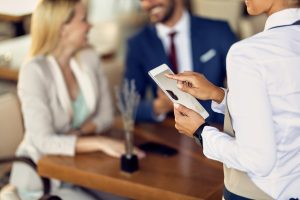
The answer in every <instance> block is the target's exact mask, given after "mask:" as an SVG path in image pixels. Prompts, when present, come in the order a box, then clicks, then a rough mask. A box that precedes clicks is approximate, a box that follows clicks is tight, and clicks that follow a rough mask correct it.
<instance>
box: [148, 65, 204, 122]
mask: <svg viewBox="0 0 300 200" xmlns="http://www.w3.org/2000/svg"><path fill="white" fill-rule="evenodd" d="M148 73H149V75H150V76H151V78H152V79H153V80H154V81H155V82H156V84H157V85H158V86H159V87H160V88H161V89H162V91H164V92H165V93H166V95H167V96H168V97H169V99H170V100H171V101H172V102H173V103H178V104H181V105H184V106H185V107H187V108H189V109H192V110H194V111H195V112H197V113H198V114H200V115H201V116H202V117H203V118H204V119H206V118H207V117H208V116H209V114H208V112H207V111H206V110H205V109H204V108H203V106H202V105H201V104H200V103H199V102H198V101H197V99H196V98H195V97H193V96H192V95H190V94H188V93H186V92H183V91H181V90H180V89H178V87H177V81H176V80H173V79H170V78H167V77H166V75H165V74H174V73H173V72H172V70H171V69H170V68H169V67H168V66H167V65H166V64H163V65H160V66H158V67H156V68H154V69H152V70H150V71H149V72H148ZM186 84H187V85H188V86H192V85H190V84H189V83H186Z"/></svg>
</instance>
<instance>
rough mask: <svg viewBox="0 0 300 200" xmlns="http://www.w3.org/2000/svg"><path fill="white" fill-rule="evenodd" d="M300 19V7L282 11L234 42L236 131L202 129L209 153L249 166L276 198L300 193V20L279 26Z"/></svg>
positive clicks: (231, 73)
mask: <svg viewBox="0 0 300 200" xmlns="http://www.w3.org/2000/svg"><path fill="white" fill-rule="evenodd" d="M298 20H300V9H294V8H293V9H286V10H283V11H280V12H277V13H275V14H273V15H271V16H270V17H269V18H268V20H267V22H266V25H265V30H264V31H263V32H261V33H259V34H257V35H255V36H253V37H251V38H248V39H246V40H243V41H241V42H238V43H236V44H235V45H233V46H232V47H231V49H230V51H229V53H228V57H227V73H228V88H229V93H228V96H227V103H228V107H229V111H230V114H231V117H232V123H233V128H234V130H235V134H236V137H235V138H232V137H230V136H229V135H227V134H224V133H223V132H220V131H219V130H218V129H216V128H213V127H210V126H208V127H205V128H204V131H203V134H202V136H203V150H204V154H205V155H206V156H207V157H208V158H211V159H214V160H218V161H220V162H222V163H224V164H225V165H226V166H227V167H229V168H235V169H238V170H241V171H244V172H246V173H247V174H248V175H249V177H250V178H251V179H252V181H253V182H254V183H255V184H256V185H257V186H258V187H259V188H261V189H262V190H263V191H265V192H266V193H268V194H269V195H270V196H272V197H273V198H274V199H289V198H299V197H300V78H299V75H300V25H293V26H286V27H280V28H279V27H277V26H282V25H291V24H293V23H294V22H296V21H298ZM274 27H277V28H274ZM224 105H225V101H223V102H222V103H221V104H219V105H218V104H216V103H213V104H212V108H213V109H214V110H215V111H224Z"/></svg>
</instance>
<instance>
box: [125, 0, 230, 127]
mask: <svg viewBox="0 0 300 200" xmlns="http://www.w3.org/2000/svg"><path fill="white" fill-rule="evenodd" d="M140 3H141V6H142V8H143V9H144V10H145V11H146V12H147V13H148V15H149V19H150V22H151V24H148V25H146V26H145V27H144V28H143V29H142V30H140V31H139V32H138V33H137V34H136V35H134V36H133V37H132V38H130V39H129V40H128V44H127V55H126V70H125V78H127V79H129V80H131V79H134V80H135V84H136V88H137V90H138V92H139V93H140V95H141V103H140V104H139V106H138V109H137V121H148V122H155V121H161V120H163V119H164V117H165V116H166V113H168V112H170V111H172V110H173V104H172V102H171V101H170V100H169V99H168V98H167V97H166V96H165V95H164V94H163V92H162V91H161V90H160V89H158V88H157V86H156V84H155V82H154V81H153V80H152V79H151V77H150V76H149V75H148V71H149V70H151V69H153V68H155V67H156V66H158V65H161V64H163V63H167V64H168V65H169V66H170V68H171V69H173V71H174V72H175V73H176V72H183V71H196V72H199V73H202V74H204V75H205V77H206V78H207V79H208V80H209V81H211V82H212V83H214V84H215V85H217V86H223V84H224V80H225V76H226V67H225V63H226V62H225V60H226V54H227V51H228V49H229V47H230V46H231V45H232V44H233V43H234V42H235V41H236V37H235V35H234V34H233V32H232V31H231V30H230V28H229V26H228V24H227V23H226V22H222V21H215V20H209V19H204V18H199V17H195V16H193V15H191V14H189V13H188V12H187V10H186V8H185V2H184V0H141V1H140ZM148 89H150V91H151V92H152V94H153V96H154V99H153V100H148V99H147V98H146V91H147V90H148ZM200 103H201V104H202V105H203V106H204V107H205V109H206V110H207V111H208V112H209V114H210V117H209V118H208V119H207V121H208V122H218V123H222V122H223V116H222V115H220V114H217V113H214V112H213V111H212V110H211V106H210V104H211V102H210V101H201V102H200Z"/></svg>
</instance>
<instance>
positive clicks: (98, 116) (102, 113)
mask: <svg viewBox="0 0 300 200" xmlns="http://www.w3.org/2000/svg"><path fill="white" fill-rule="evenodd" d="M70 66H71V69H72V70H73V73H74V75H75V78H76V79H77V82H78V84H79V87H80V89H81V91H82V93H83V96H84V99H85V101H86V102H87V105H88V108H89V111H90V119H92V120H93V122H94V123H95V124H96V125H97V132H101V131H103V130H105V129H107V128H108V127H110V126H111V124H112V121H113V108H112V104H111V98H110V93H109V91H108V85H107V80H106V77H105V76H104V74H103V71H102V69H101V68H100V65H99V59H98V57H97V55H96V53H95V52H94V51H93V50H91V49H85V50H83V51H81V52H80V53H79V54H78V56H76V58H73V59H72V60H71V63H70ZM18 95H19V98H20V101H21V106H22V112H23V117H24V125H25V136H24V139H23V141H22V143H21V144H20V146H19V147H18V150H17V155H25V156H29V157H31V158H32V159H33V160H34V162H37V161H38V160H39V158H40V157H41V156H42V155H44V154H59V155H67V156H73V155H74V154H75V144H76V139H77V136H75V135H68V134H66V133H67V132H69V131H71V124H72V123H71V122H72V116H73V111H72V109H71V100H70V97H69V95H68V91H67V86H66V84H65V81H64V79H63V75H62V72H61V70H60V68H59V66H58V65H57V63H56V61H55V59H54V57H52V56H51V55H50V56H47V57H45V56H38V57H35V58H33V59H32V60H31V61H29V62H28V63H26V64H25V65H24V66H22V68H21V71H20V77H19V83H18ZM32 177H34V175H33V174H32V172H30V170H26V169H25V167H24V165H22V166H21V165H20V164H15V165H14V166H13V170H12V175H11V183H12V184H14V185H16V186H19V187H22V188H23V189H24V187H25V188H27V189H39V188H40V184H36V181H33V178H32Z"/></svg>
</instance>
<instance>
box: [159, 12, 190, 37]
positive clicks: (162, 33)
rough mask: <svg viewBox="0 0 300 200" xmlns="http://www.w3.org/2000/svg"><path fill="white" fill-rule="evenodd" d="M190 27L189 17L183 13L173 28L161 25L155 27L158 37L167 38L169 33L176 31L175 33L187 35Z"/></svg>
mask: <svg viewBox="0 0 300 200" xmlns="http://www.w3.org/2000/svg"><path fill="white" fill-rule="evenodd" d="M189 26H190V15H189V14H188V13H187V12H186V11H184V12H183V14H182V16H181V18H180V20H179V21H178V22H177V23H176V24H175V26H173V27H168V26H166V25H164V24H162V23H158V24H156V25H155V27H156V30H157V33H158V35H159V37H167V36H168V34H169V33H171V32H174V31H176V32H177V33H180V34H181V33H183V34H186V33H188V30H189Z"/></svg>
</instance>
